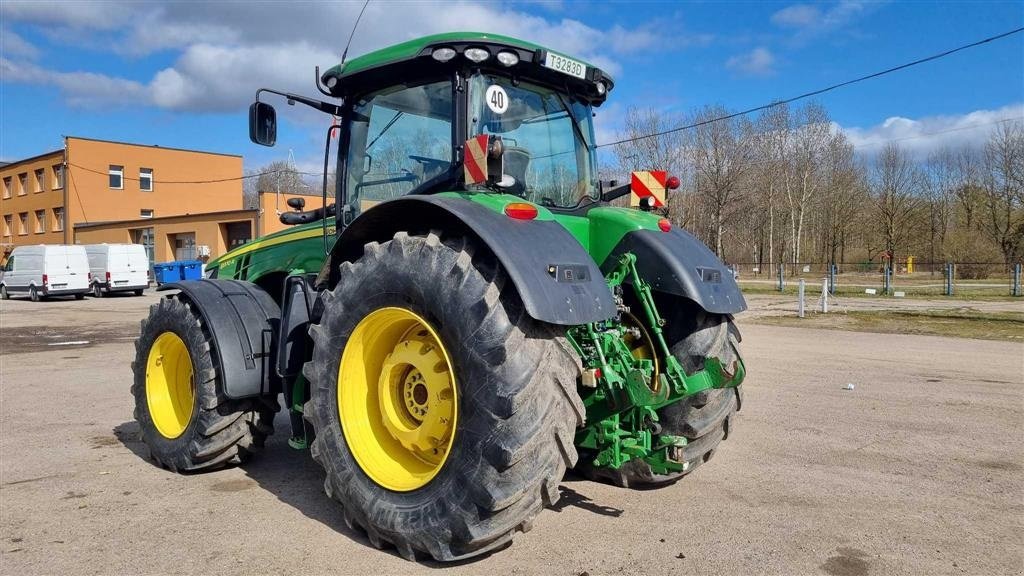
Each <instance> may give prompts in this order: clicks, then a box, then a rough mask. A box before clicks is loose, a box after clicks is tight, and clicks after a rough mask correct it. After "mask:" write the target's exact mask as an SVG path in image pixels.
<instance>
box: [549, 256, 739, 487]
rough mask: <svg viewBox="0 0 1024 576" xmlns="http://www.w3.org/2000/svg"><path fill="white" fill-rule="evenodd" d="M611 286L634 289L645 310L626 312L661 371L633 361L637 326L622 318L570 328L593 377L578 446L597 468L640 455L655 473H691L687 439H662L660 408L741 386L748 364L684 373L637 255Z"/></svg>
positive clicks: (713, 362) (710, 364)
mask: <svg viewBox="0 0 1024 576" xmlns="http://www.w3.org/2000/svg"><path fill="white" fill-rule="evenodd" d="M606 281H607V282H608V286H609V288H611V289H612V291H613V293H615V294H619V295H621V294H622V291H623V290H627V289H631V290H633V295H634V296H635V297H636V300H637V301H638V302H639V303H640V305H639V308H641V310H629V311H628V312H629V313H630V314H632V315H633V316H634V317H639V318H641V319H642V320H645V321H643V326H644V328H645V329H646V330H647V331H648V332H649V336H650V339H651V340H652V341H653V343H654V348H655V350H651V351H650V352H651V353H653V354H654V355H655V356H656V357H657V358H658V359H659V362H660V366H661V367H660V371H659V373H657V374H655V367H654V362H653V361H652V360H649V359H645V358H637V357H635V356H634V354H633V352H632V351H631V350H630V348H629V346H627V344H626V342H627V338H629V337H631V336H633V335H634V334H635V332H634V331H635V330H636V327H635V326H627V325H626V324H625V323H624V316H623V315H622V314H620V315H619V316H618V317H616V318H613V319H611V320H606V321H603V322H596V323H593V324H587V325H584V326H575V327H573V328H570V329H569V331H568V336H569V340H570V343H571V344H572V346H573V348H574V349H575V350H576V352H577V353H578V354H579V355H580V358H581V360H582V361H583V366H584V369H585V370H586V371H587V374H589V375H591V376H592V377H587V378H584V379H583V381H582V382H581V385H580V387H579V393H580V396H581V397H582V399H583V405H584V406H585V407H586V410H587V423H586V426H585V427H584V428H583V429H582V430H580V431H579V432H578V433H577V434H576V444H577V446H579V447H582V448H587V449H589V450H591V451H592V452H593V453H594V454H595V456H594V459H593V465H594V466H598V467H609V468H619V467H621V466H622V465H623V464H625V463H626V462H628V461H630V460H632V459H635V458H639V459H642V460H644V461H645V462H647V464H648V465H649V466H650V467H651V469H652V470H653V471H654V472H655V473H657V474H665V473H668V472H672V471H680V470H685V469H686V462H685V460H684V459H683V457H682V451H681V449H682V447H684V446H685V445H686V439H685V438H682V437H678V436H671V435H662V434H660V432H659V430H660V428H659V426H658V425H657V422H658V413H657V410H658V409H659V408H663V407H665V406H668V405H669V404H672V403H675V402H679V401H680V400H682V399H684V398H686V397H687V396H691V395H693V394H696V393H698V392H700V391H702V390H707V389H708V388H727V387H734V386H738V385H739V384H740V383H741V382H742V381H743V378H744V376H745V371H744V367H743V364H742V362H739V363H737V366H736V373H735V374H731V375H730V374H728V373H727V372H726V371H725V370H723V369H722V365H721V362H720V361H719V360H718V359H716V358H708V359H706V360H705V362H704V368H703V369H702V370H700V371H698V372H695V373H693V374H686V373H685V372H684V371H683V369H682V367H681V366H680V365H679V362H678V361H677V360H676V359H675V358H674V357H673V356H672V354H671V353H670V351H669V349H668V346H667V344H666V343H665V340H664V338H663V336H662V326H663V325H664V320H663V319H662V318H661V315H660V313H659V312H658V309H657V307H656V306H655V304H654V298H653V296H652V293H651V288H650V286H649V285H648V284H647V283H646V282H645V281H644V279H643V278H642V277H641V276H640V274H639V272H637V269H636V256H635V255H633V254H631V253H627V254H624V255H622V257H621V258H620V259H619V261H618V263H617V265H616V267H615V268H614V269H612V270H611V271H610V272H609V273H608V274H607V276H606ZM627 282H628V283H627ZM620 312H621V313H624V312H627V310H624V309H623V310H620ZM598 374H599V376H598ZM588 384H589V386H588Z"/></svg>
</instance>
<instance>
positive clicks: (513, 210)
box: [505, 202, 537, 220]
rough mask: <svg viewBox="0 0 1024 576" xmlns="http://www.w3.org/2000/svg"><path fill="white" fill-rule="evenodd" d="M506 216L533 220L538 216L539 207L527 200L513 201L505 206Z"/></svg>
mask: <svg viewBox="0 0 1024 576" xmlns="http://www.w3.org/2000/svg"><path fill="white" fill-rule="evenodd" d="M505 216H508V217H509V218H514V219H515V220H533V219H534V218H536V217H537V207H536V206H534V205H533V204H528V203H526V202H513V203H511V204H507V205H506V206H505Z"/></svg>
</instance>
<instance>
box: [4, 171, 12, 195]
mask: <svg viewBox="0 0 1024 576" xmlns="http://www.w3.org/2000/svg"><path fill="white" fill-rule="evenodd" d="M10 197H11V177H10V176H8V177H6V178H4V199H5V200H6V199H7V198H10Z"/></svg>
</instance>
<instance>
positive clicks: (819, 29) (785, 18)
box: [771, 0, 880, 42]
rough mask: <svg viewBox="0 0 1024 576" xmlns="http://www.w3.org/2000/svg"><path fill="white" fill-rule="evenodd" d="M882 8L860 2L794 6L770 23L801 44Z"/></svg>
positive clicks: (845, 0) (779, 14)
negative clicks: (791, 35)
mask: <svg viewBox="0 0 1024 576" xmlns="http://www.w3.org/2000/svg"><path fill="white" fill-rule="evenodd" d="M879 5H880V3H878V2H875V3H871V4H869V3H867V2H862V1H860V0H843V1H841V2H838V3H835V4H830V5H822V4H793V5H790V6H786V7H785V8H783V9H781V10H778V11H776V12H775V13H774V14H772V16H771V21H772V24H775V25H776V26H778V27H780V28H785V29H788V30H792V31H793V32H794V37H793V40H795V41H797V42H800V41H802V40H807V39H809V38H812V37H815V36H820V35H823V34H827V33H830V32H835V31H836V30H838V29H840V28H843V27H844V26H847V25H848V24H851V23H853V22H854V21H855V20H856V19H857V18H859V17H861V16H863V15H864V14H866V13H867V12H868V11H869V10H872V9H874V8H876V7H878V6H879ZM825 6H827V7H825Z"/></svg>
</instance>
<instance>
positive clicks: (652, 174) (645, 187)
mask: <svg viewBox="0 0 1024 576" xmlns="http://www.w3.org/2000/svg"><path fill="white" fill-rule="evenodd" d="M667 180H668V172H666V171H664V170H643V171H640V172H633V174H632V176H631V178H630V182H629V188H630V192H631V194H630V195H629V205H630V206H634V207H635V206H640V201H641V200H643V199H644V198H648V197H653V198H654V207H655V208H662V207H664V206H665V182H666V181H667Z"/></svg>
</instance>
